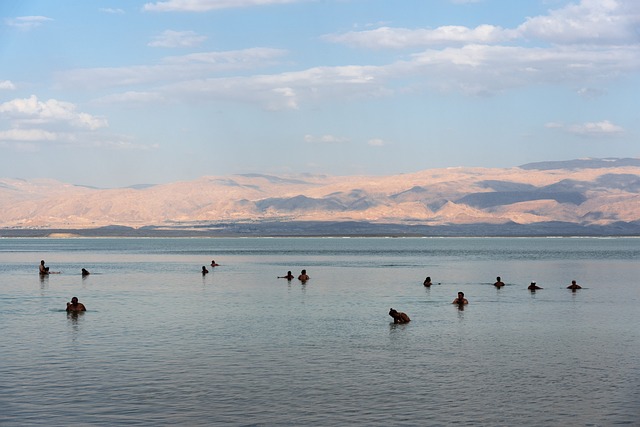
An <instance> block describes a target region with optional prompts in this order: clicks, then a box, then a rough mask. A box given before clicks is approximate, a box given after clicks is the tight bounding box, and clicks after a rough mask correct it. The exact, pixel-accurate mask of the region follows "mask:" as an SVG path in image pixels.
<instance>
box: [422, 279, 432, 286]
mask: <svg viewBox="0 0 640 427" xmlns="http://www.w3.org/2000/svg"><path fill="white" fill-rule="evenodd" d="M422 284H423V285H424V286H426V287H427V288H430V287H431V284H432V283H431V277H429V276H427V278H426V279H424V282H423V283H422Z"/></svg>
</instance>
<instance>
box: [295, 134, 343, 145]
mask: <svg viewBox="0 0 640 427" xmlns="http://www.w3.org/2000/svg"><path fill="white" fill-rule="evenodd" d="M304 142H308V143H312V144H344V143H347V142H349V138H346V137H343V136H335V135H322V136H314V135H305V136H304Z"/></svg>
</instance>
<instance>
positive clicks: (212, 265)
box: [211, 260, 220, 267]
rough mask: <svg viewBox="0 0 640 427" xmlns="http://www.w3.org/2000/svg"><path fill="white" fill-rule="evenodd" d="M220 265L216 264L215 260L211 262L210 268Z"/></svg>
mask: <svg viewBox="0 0 640 427" xmlns="http://www.w3.org/2000/svg"><path fill="white" fill-rule="evenodd" d="M219 265H220V264H218V263H217V262H215V260H211V267H217V266H219Z"/></svg>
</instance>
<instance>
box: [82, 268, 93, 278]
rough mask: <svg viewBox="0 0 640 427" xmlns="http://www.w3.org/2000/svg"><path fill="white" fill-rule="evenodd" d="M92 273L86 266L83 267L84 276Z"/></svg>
mask: <svg viewBox="0 0 640 427" xmlns="http://www.w3.org/2000/svg"><path fill="white" fill-rule="evenodd" d="M90 274H91V273H89V270H87V269H86V268H83V269H82V276H83V277H84V276H88V275H90Z"/></svg>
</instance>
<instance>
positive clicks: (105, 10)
mask: <svg viewBox="0 0 640 427" xmlns="http://www.w3.org/2000/svg"><path fill="white" fill-rule="evenodd" d="M99 10H100V12H102V13H110V14H113V15H122V14H124V10H122V9H114V8H110V7H101V8H100V9H99Z"/></svg>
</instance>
